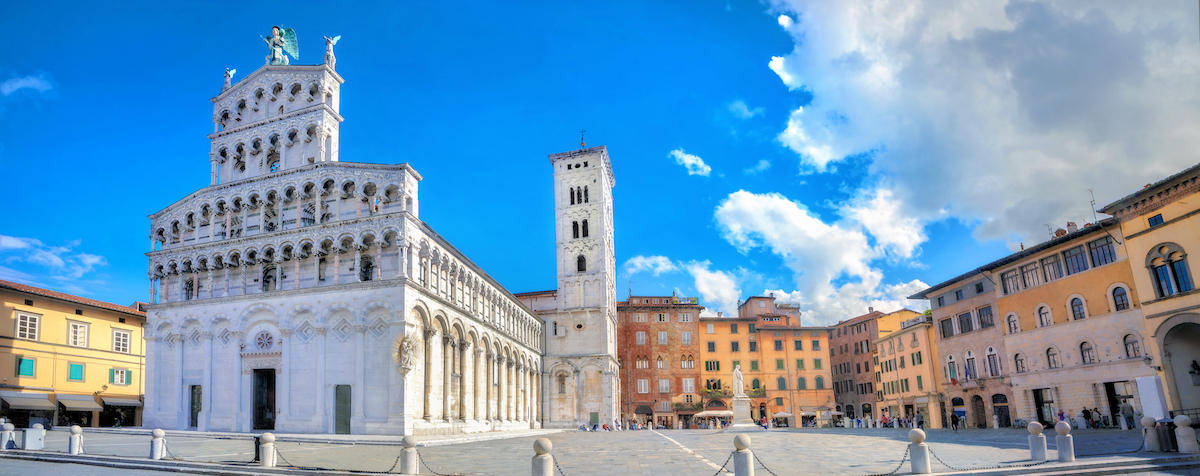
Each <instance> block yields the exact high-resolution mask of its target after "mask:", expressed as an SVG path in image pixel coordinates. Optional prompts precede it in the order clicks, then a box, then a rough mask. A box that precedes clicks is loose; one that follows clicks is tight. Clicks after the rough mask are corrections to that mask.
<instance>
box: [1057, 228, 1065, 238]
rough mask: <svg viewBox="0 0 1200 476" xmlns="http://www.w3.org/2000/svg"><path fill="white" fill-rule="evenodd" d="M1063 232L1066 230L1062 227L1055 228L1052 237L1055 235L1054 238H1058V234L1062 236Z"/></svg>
mask: <svg viewBox="0 0 1200 476" xmlns="http://www.w3.org/2000/svg"><path fill="white" fill-rule="evenodd" d="M1065 234H1067V230H1064V229H1062V228H1059V229H1057V230H1054V237H1055V238H1058V237H1060V236H1063V235H1065Z"/></svg>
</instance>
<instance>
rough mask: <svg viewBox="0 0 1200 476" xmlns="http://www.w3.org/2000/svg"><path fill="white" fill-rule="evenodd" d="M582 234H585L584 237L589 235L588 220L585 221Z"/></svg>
mask: <svg viewBox="0 0 1200 476" xmlns="http://www.w3.org/2000/svg"><path fill="white" fill-rule="evenodd" d="M581 235H583V237H584V238H587V236H588V226H587V220H584V221H583V233H581Z"/></svg>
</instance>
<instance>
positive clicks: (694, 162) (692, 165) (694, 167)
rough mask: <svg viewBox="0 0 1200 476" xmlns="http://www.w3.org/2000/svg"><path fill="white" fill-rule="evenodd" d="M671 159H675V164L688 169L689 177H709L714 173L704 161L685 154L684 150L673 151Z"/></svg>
mask: <svg viewBox="0 0 1200 476" xmlns="http://www.w3.org/2000/svg"><path fill="white" fill-rule="evenodd" d="M671 157H674V158H675V163H677V164H679V165H682V166H683V167H684V168H686V169H687V173H688V175H703V176H705V177H707V176H708V174H709V173H711V172H712V167H709V166H708V164H706V163H704V159H701V158H700V157H699V156H696V155H692V154H689V153H687V152H684V151H683V149H675V150H672V151H671Z"/></svg>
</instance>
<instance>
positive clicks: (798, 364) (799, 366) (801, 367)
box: [796, 359, 804, 370]
mask: <svg viewBox="0 0 1200 476" xmlns="http://www.w3.org/2000/svg"><path fill="white" fill-rule="evenodd" d="M796 370H804V359H796Z"/></svg>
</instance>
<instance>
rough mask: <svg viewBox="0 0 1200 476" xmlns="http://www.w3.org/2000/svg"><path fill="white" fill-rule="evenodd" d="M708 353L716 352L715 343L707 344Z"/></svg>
mask: <svg viewBox="0 0 1200 476" xmlns="http://www.w3.org/2000/svg"><path fill="white" fill-rule="evenodd" d="M708 351H709V352H716V351H717V343H716V342H708Z"/></svg>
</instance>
